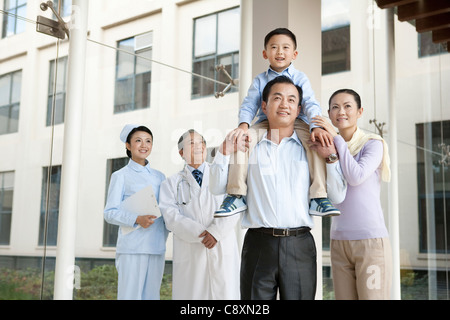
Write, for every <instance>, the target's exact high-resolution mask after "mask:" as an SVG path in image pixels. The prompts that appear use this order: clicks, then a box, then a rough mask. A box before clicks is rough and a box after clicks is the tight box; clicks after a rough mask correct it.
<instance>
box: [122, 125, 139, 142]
mask: <svg viewBox="0 0 450 320" xmlns="http://www.w3.org/2000/svg"><path fill="white" fill-rule="evenodd" d="M137 127H139V126H138V125H136V124H127V125H125V127H123V129H122V132H121V133H120V141H122V142H123V143H125V142H127V138H128V135H129V134H130V132H131V130H133V129H134V128H137Z"/></svg>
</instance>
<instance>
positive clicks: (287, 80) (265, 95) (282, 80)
mask: <svg viewBox="0 0 450 320" xmlns="http://www.w3.org/2000/svg"><path fill="white" fill-rule="evenodd" d="M277 83H289V84H292V85H293V86H295V87H296V88H297V91H298V98H299V100H298V105H301V104H302V100H303V90H302V88H300V87H299V86H297V85H296V84H294V82H293V81H292V80H291V79H290V78H288V77H286V76H279V77H276V78H275V79H273V80H270V81H269V82H267V84H266V86H265V87H264V90H263V93H262V100H263V101H264V102H266V103H267V99H268V98H269V93H270V89H272V87H273V85H275V84H277Z"/></svg>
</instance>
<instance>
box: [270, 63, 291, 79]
mask: <svg viewBox="0 0 450 320" xmlns="http://www.w3.org/2000/svg"><path fill="white" fill-rule="evenodd" d="M293 70H294V65H293V64H292V62H291V64H290V65H289V67H287V68H286V69H284V70H283V71H281V72H276V71H275V70H273V69H272V68H271V67H270V66H269V69H267V71H266V76H269V74H270V73H275V74H276V75H277V76H281V75H284V74H285V75H287V76H289V77H291V78H292V75H293V73H294V72H293Z"/></svg>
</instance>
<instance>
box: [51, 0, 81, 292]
mask: <svg viewBox="0 0 450 320" xmlns="http://www.w3.org/2000/svg"><path fill="white" fill-rule="evenodd" d="M88 3H89V2H88V0H73V1H72V17H71V28H70V42H69V60H68V82H67V97H66V112H65V119H64V148H63V161H62V175H61V199H60V207H59V225H58V243H57V245H58V246H57V250H56V269H55V288H54V299H55V300H71V299H72V298H73V287H74V286H73V284H74V280H75V277H74V274H75V271H76V270H78V269H77V268H76V267H75V235H76V222H77V221H76V220H77V209H78V206H77V202H78V189H79V185H78V183H79V168H80V154H81V129H82V111H83V102H84V101H83V100H84V80H85V60H86V40H87V15H88Z"/></svg>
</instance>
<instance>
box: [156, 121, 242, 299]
mask: <svg viewBox="0 0 450 320" xmlns="http://www.w3.org/2000/svg"><path fill="white" fill-rule="evenodd" d="M178 149H179V153H180V155H181V157H182V158H183V159H184V160H185V161H186V165H185V166H184V168H183V170H181V171H180V172H178V173H177V174H175V175H173V176H171V177H170V178H168V179H167V180H165V181H164V182H163V183H162V184H161V190H160V197H159V205H160V209H161V214H162V216H163V218H164V221H165V224H166V227H167V229H168V230H169V231H171V232H172V233H173V277H172V299H174V300H181V299H182V300H189V299H193V300H212V299H214V300H228V299H239V297H240V296H239V267H240V257H239V250H238V244H237V238H236V232H235V230H236V229H235V228H236V225H237V222H238V221H239V218H240V216H239V215H235V216H232V217H226V218H216V219H215V218H214V217H213V216H214V212H215V211H216V210H217V209H218V208H219V207H220V204H221V203H222V201H223V198H224V195H219V196H217V195H213V194H212V193H211V192H210V191H209V168H210V165H209V163H207V162H205V159H206V143H205V140H204V138H203V137H202V136H201V135H200V134H199V133H197V132H196V131H195V130H192V129H191V130H188V131H187V132H186V133H184V134H183V135H182V136H181V137H180V140H179V141H178ZM195 170H196V171H195ZM194 171H195V172H194ZM197 171H200V172H201V174H200V178H199V181H200V182H198V181H197V180H196V178H194V174H197ZM197 175H198V174H197Z"/></svg>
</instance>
